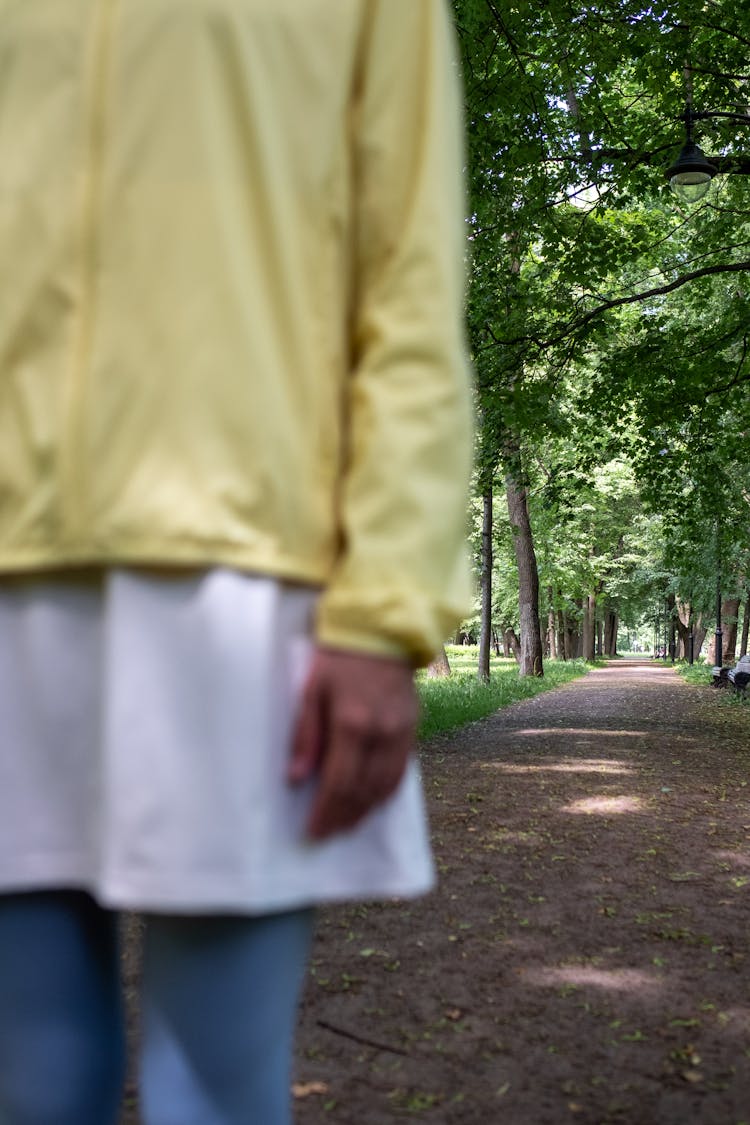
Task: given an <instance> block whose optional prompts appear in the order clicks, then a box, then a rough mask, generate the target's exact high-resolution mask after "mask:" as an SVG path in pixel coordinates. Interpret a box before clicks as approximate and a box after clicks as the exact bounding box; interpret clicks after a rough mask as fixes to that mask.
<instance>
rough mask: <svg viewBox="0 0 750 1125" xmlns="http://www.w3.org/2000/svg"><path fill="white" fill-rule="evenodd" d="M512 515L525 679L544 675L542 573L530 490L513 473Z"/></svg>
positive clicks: (508, 485) (509, 480)
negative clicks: (535, 541)
mask: <svg viewBox="0 0 750 1125" xmlns="http://www.w3.org/2000/svg"><path fill="white" fill-rule="evenodd" d="M505 493H506V497H507V501H508V515H509V517H510V524H511V527H512V529H513V547H514V549H515V552H516V563H517V564H518V611H519V619H520V622H521V655H520V661H519V668H518V671H519V674H520V675H521V676H543V675H544V668H543V664H542V633H541V628H540V625H539V571H538V569H537V565H536V554H535V552H534V539H533V535H532V532H531V523H530V522H529V508H528V501H527V496H526V488H525V487H524V486H523V485H521V484H518V483H517V481H515V480H514V479H513V477H512V476H511V475H510V474H509V475H508V476H507V477H506V478H505Z"/></svg>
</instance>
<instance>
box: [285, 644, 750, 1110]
mask: <svg viewBox="0 0 750 1125" xmlns="http://www.w3.org/2000/svg"><path fill="white" fill-rule="evenodd" d="M749 765H750V712H748V709H747V708H744V707H743V708H739V707H738V708H733V707H726V706H722V705H721V702H720V700H719V699H718V698H716V697H715V696H714V694H713V692H712V690H711V689H709V688H695V687H689V686H687V685H686V684H684V683H683V682H682V681H681V680H680V679H679V678H678V677H677V675H676V674H675V673H674V672H673V671H672V670H671V669H668V668H665V667H663V666H661V665H658V664H642V665H637V664H626V663H624V662H623V663H617V664H613V665H611V666H609V667H608V668H606V669H602V670H597V671H594V672H592V673H590V674H589V675H588V676H587V677H585V679H583V680H580V681H576V682H574V683H573V684H570V685H568V686H567V687H564V688H561V689H559V690H557V691H554V692H550V693H548V694H545V695H542V696H539V697H537V698H536V699H533V700H529V701H527V702H524V703H521V704H518V705H516V706H514V707H512V708H510V709H508V710H506V711H502V712H499V713H498V714H497V715H495V716H493V717H492V718H490V719H488V720H485V721H484V722H481V723H478V724H474V725H473V726H471V727H468V728H466V729H464V730H462V731H460V732H459V733H458V734H456V735H454V736H451V737H444V738H442V739H439V740H437V741H435V742H433V743H431V744H430V745H429V746H426V747H425V748H424V753H423V769H424V776H425V783H426V788H427V792H428V795H429V801H430V815H431V820H432V826H433V833H434V839H435V850H436V855H437V860H438V864H439V868H440V887H439V889H438V890H437V891H436V892H435V893H434V894H433V895H432V896H430V897H429V898H426V899H424V900H421V901H419V902H417V903H409V904H387V905H384V906H366V907H351V908H347V909H335V910H329V911H326V912H325V913H324V915H323V917H322V919H321V925H320V932H319V937H318V940H317V943H316V948H315V952H314V961H313V965H312V971H311V976H310V983H309V987H308V989H307V993H306V997H305V1003H304V1009H303V1014H302V1026H301V1034H300V1041H299V1046H298V1061H297V1074H296V1079H297V1082H298V1083H299V1084H300V1085H299V1087H298V1091H297V1092H298V1097H297V1101H296V1111H297V1122H298V1125H324V1123H335V1125H385V1123H387V1122H392V1121H396V1120H401V1119H405V1120H413V1121H424V1122H429V1123H430V1125H449V1123H450V1125H453V1123H454V1122H455V1123H457V1125H458V1123H461V1125H495V1123H497V1125H501V1123H502V1125H566V1123H567V1122H571V1123H580V1125H610V1123H612V1125H615V1123H618V1125H622V1123H626V1125H739V1123H745V1125H748V1123H750V979H749V975H750V973H749V970H750V964H749V963H748V923H749V922H750V906H749V903H748V890H750V771H749V770H748V766H749Z"/></svg>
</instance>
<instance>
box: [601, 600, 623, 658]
mask: <svg viewBox="0 0 750 1125" xmlns="http://www.w3.org/2000/svg"><path fill="white" fill-rule="evenodd" d="M619 625H620V621H619V618H618V616H617V614H616V613H615V612H614V610H611V609H610V610H608V611H607V616H606V618H605V620H604V655H605V656H610V657H613V656H617V630H618V628H619Z"/></svg>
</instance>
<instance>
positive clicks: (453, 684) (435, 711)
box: [417, 645, 591, 739]
mask: <svg viewBox="0 0 750 1125" xmlns="http://www.w3.org/2000/svg"><path fill="white" fill-rule="evenodd" d="M447 652H448V659H449V661H450V665H451V675H450V676H448V677H445V678H443V679H432V680H431V679H429V678H428V677H427V676H426V674H425V673H424V672H422V673H421V674H420V675H419V676H418V678H417V689H418V691H419V697H420V702H421V705H422V718H421V722H420V727H419V737H420V738H422V739H427V738H432V737H434V736H435V735H436V734H442V733H444V732H445V731H449V730H455V728H456V727H460V726H463V725H464V724H465V723H471V722H474V721H475V720H477V719H483V718H484V717H485V716H486V715H491V714H492V712H493V711H498V710H499V709H500V708H501V707H508V706H509V705H510V704H511V703H516V702H517V701H518V700H519V699H529V698H530V697H531V696H533V695H539V693H540V692H543V691H549V690H550V689H551V688H555V687H559V685H560V684H565V683H567V682H568V681H569V680H574V679H577V678H578V677H579V676H583V675H585V673H586V672H588V671H589V669H590V668H591V665H590V664H586V663H585V661H583V660H568V661H558V660H548V661H545V665H544V676H543V677H541V678H539V677H536V676H519V675H518V666H517V664H516V662H515V660H506V659H504V658H503V657H495V656H493V658H492V661H491V667H490V682H489V683H487V684H485V683H481V682H480V681H479V680H478V679H477V648H476V645H467V646H465V647H461V646H458V645H456V646H451V645H449V646H448V648H447Z"/></svg>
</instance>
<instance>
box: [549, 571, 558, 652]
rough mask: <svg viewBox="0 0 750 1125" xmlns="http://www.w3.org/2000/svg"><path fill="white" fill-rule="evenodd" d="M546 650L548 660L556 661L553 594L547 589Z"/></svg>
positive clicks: (551, 590) (552, 591) (550, 589)
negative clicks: (548, 656)
mask: <svg viewBox="0 0 750 1125" xmlns="http://www.w3.org/2000/svg"><path fill="white" fill-rule="evenodd" d="M547 605H548V608H547V648H548V651H549V655H550V660H557V636H556V634H555V593H554V590H553V589H552V587H551V586H548V587H547Z"/></svg>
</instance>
